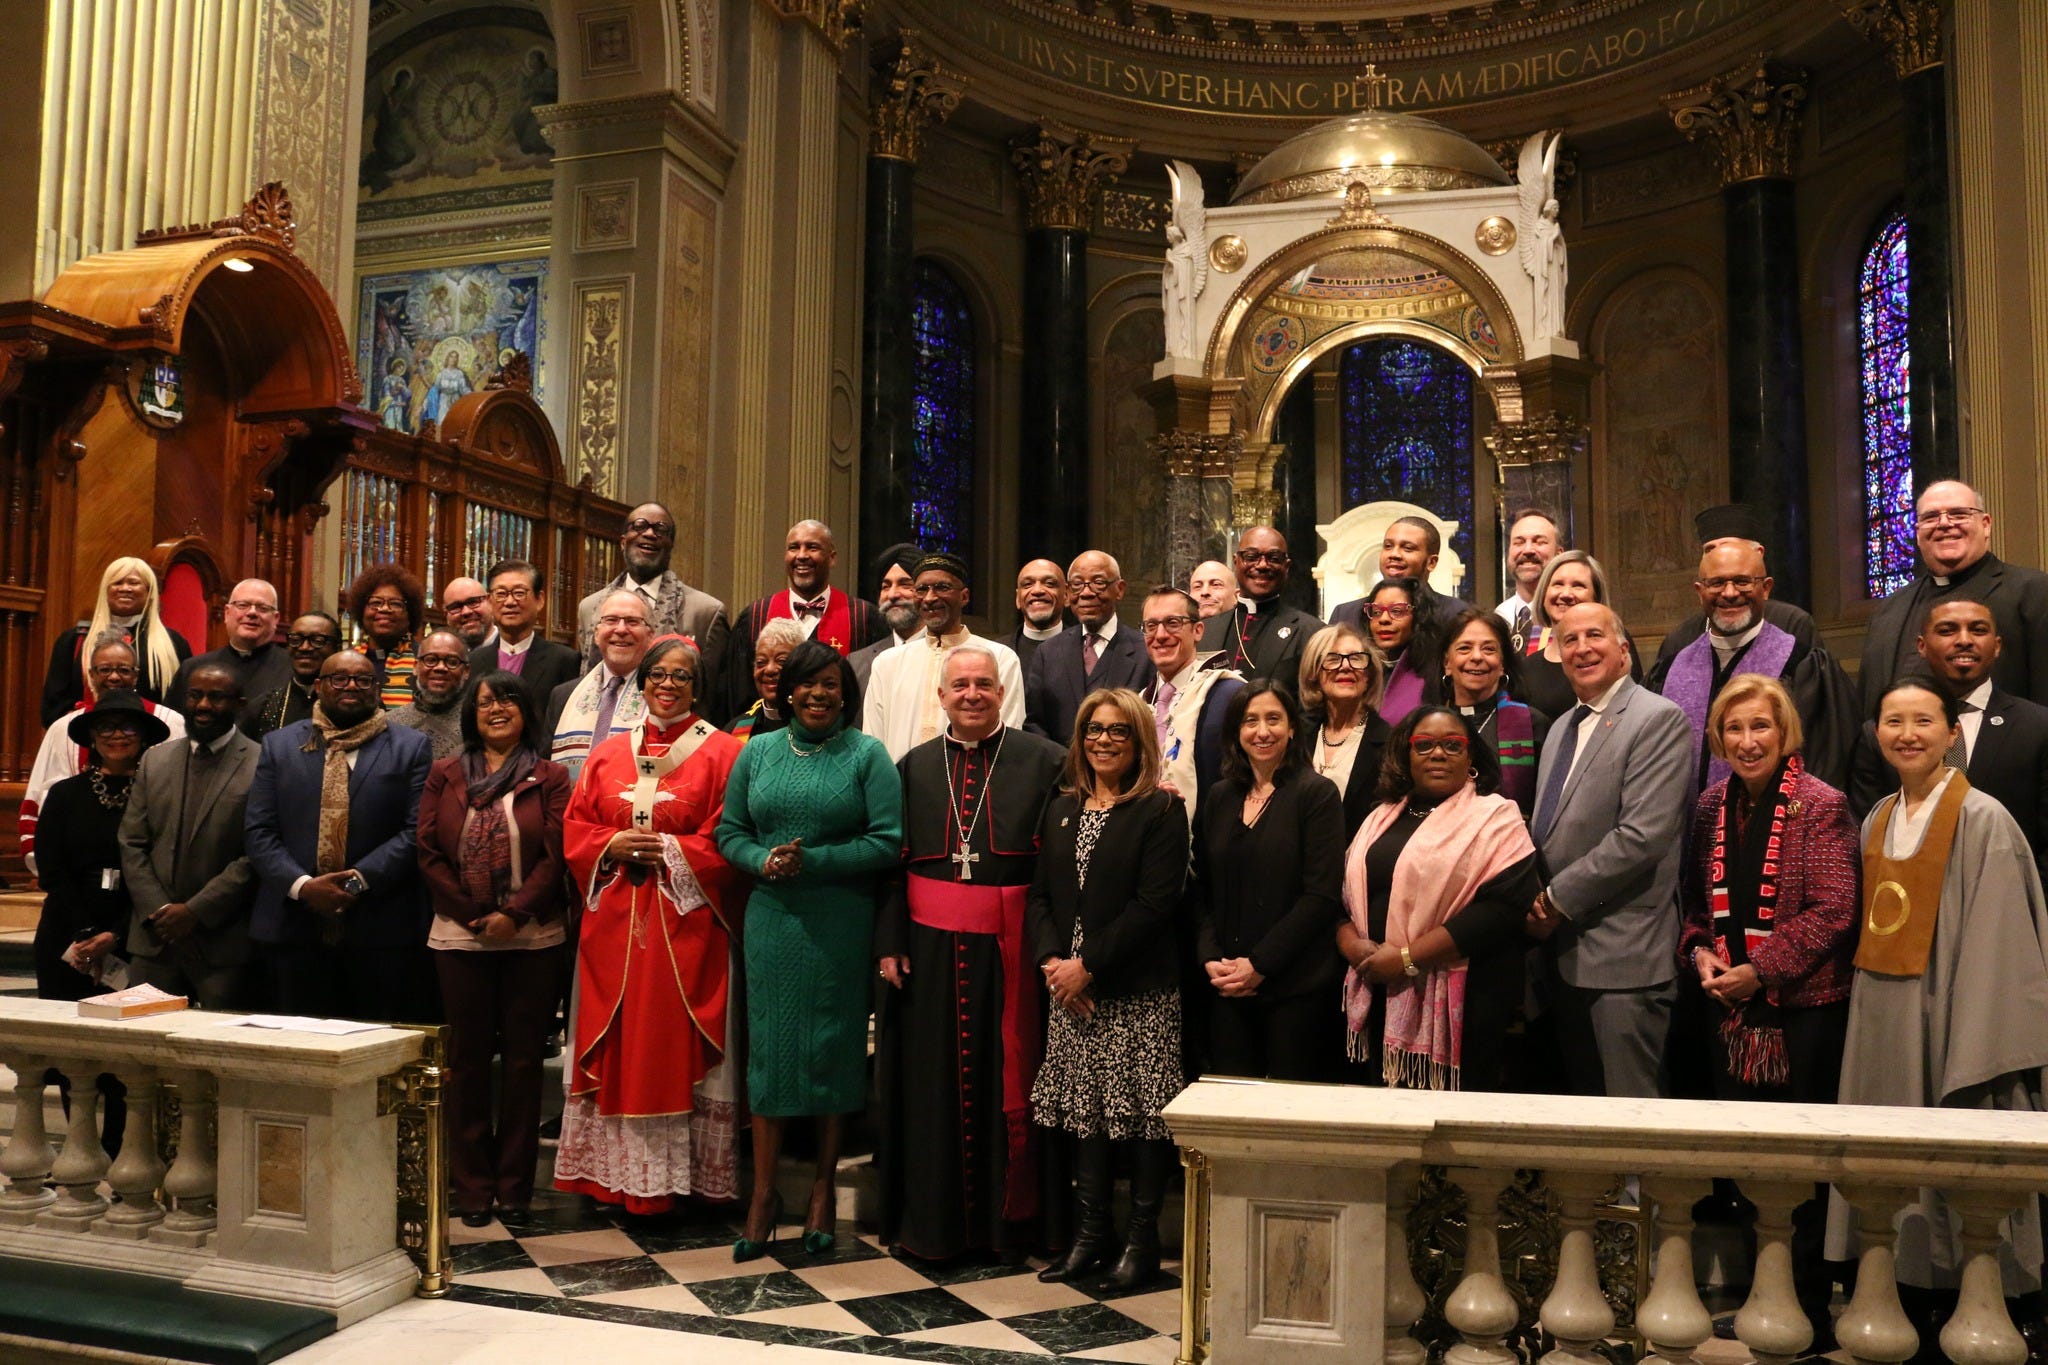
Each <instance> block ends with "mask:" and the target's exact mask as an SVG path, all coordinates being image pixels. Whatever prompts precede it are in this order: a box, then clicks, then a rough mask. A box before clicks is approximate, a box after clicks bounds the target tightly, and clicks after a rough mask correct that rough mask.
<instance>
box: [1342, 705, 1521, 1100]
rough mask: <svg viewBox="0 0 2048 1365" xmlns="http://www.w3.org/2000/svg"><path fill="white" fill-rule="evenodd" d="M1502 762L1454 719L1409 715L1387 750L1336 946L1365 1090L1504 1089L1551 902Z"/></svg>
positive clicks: (1443, 711) (1347, 885)
mask: <svg viewBox="0 0 2048 1365" xmlns="http://www.w3.org/2000/svg"><path fill="white" fill-rule="evenodd" d="M1499 785H1500V764H1499V761H1498V760H1497V759H1495V758H1494V756H1493V751H1492V749H1491V748H1490V747H1488V746H1487V745H1485V744H1482V743H1480V742H1479V736H1478V735H1477V734H1476V733H1474V731H1473V729H1472V722H1471V721H1470V720H1468V719H1467V718H1466V717H1465V716H1463V715H1461V714H1459V713H1458V712H1456V711H1453V710H1451V709H1450V708H1448V707H1443V706H1424V707H1420V708H1418V709H1416V710H1414V711H1411V712H1409V713H1408V715H1407V716H1406V717H1405V718H1404V719H1403V720H1402V721H1401V723H1400V724H1399V725H1397V726H1395V727H1394V733H1393V734H1392V735H1390V736H1389V737H1388V739H1387V746H1386V757H1385V760H1384V761H1383V762H1382V763H1381V766H1380V784H1379V799H1380V804H1379V805H1378V806H1377V807H1375V808H1374V809H1373V812H1372V814H1370V815H1368V816H1367V817H1366V819H1365V824H1364V825H1362V826H1360V828H1359V831H1358V836H1357V837H1356V838H1355V839H1353V840H1352V841H1351V851H1350V853H1349V854H1348V855H1347V857H1346V859H1345V868H1344V908H1345V911H1346V912H1347V913H1348V915H1349V916H1350V918H1349V920H1348V922H1346V923H1345V924H1343V925H1341V926H1339V928H1338V930H1337V948H1338V950H1339V951H1340V952H1342V953H1343V954H1344V959H1345V961H1347V962H1349V963H1350V964H1351V970H1350V971H1349V972H1347V973H1346V974H1345V977H1344V1015H1345V1027H1346V1030H1347V1048H1348V1051H1349V1055H1350V1057H1351V1060H1352V1061H1353V1062H1355V1063H1362V1064H1365V1070H1366V1075H1365V1076H1364V1077H1362V1078H1361V1079H1364V1080H1367V1081H1368V1082H1375V1083H1379V1082H1383V1083H1384V1084H1387V1085H1397V1086H1404V1087H1407V1088H1410V1089H1430V1090H1507V1089H1510V1088H1512V1087H1511V1085H1510V1083H1509V1078H1508V1077H1507V1076H1506V1075H1505V1074H1504V1073H1505V1050H1506V1041H1507V1032H1508V1027H1509V1025H1510V1024H1512V1023H1513V1022H1514V1018H1515V1012H1516V1010H1517V1009H1518V1008H1519V1007H1520V1005H1521V1003H1522V957H1523V951H1522V950H1523V948H1524V947H1525V946H1526V945H1525V943H1524V941H1523V937H1522V922H1523V917H1524V916H1525V915H1526V914H1527V912H1528V908H1529V906H1530V905H1531V904H1532V903H1533V902H1534V901H1535V899H1536V894H1537V892H1539V891H1540V890H1542V887H1543V884H1542V879H1541V877H1540V876H1539V875H1538V873H1537V870H1536V846H1535V845H1534V844H1533V843H1531V842H1530V840H1529V831H1528V828H1527V827H1526V826H1525V825H1524V824H1523V823H1522V813H1521V810H1520V809H1519V808H1518V807H1517V806H1516V805H1515V803H1514V802H1513V801H1511V800H1509V799H1508V798H1507V797H1505V796H1500V795H1498V794H1497V792H1496V789H1497V788H1498V787H1499Z"/></svg>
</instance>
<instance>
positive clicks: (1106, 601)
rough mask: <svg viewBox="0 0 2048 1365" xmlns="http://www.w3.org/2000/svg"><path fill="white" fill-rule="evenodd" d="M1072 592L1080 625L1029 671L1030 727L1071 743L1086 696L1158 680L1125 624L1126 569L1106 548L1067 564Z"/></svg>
mask: <svg viewBox="0 0 2048 1365" xmlns="http://www.w3.org/2000/svg"><path fill="white" fill-rule="evenodd" d="M1067 592H1068V594H1069V600H1071V601H1072V602H1073V604H1074V618H1075V621H1076V625H1075V627H1074V629H1073V630H1070V631H1062V632H1061V633H1060V635H1059V636H1058V638H1056V639H1054V640H1051V641H1049V642H1048V643H1047V644H1046V645H1045V646H1044V647H1043V648H1041V649H1040V650H1039V651H1038V652H1037V653H1036V654H1033V655H1032V656H1031V667H1030V668H1029V669H1027V670H1026V671H1025V674H1024V715H1025V717H1026V719H1025V723H1024V728H1026V729H1027V730H1029V731H1031V733H1032V734H1034V735H1044V736H1045V737H1046V738H1047V739H1050V740H1052V741H1053V742H1054V743H1055V744H1065V743H1066V742H1067V741H1068V740H1069V739H1071V738H1072V737H1073V734H1074V716H1075V714H1076V713H1077V712H1078V711H1079V710H1080V709H1081V702H1082V699H1083V698H1085V697H1086V696H1087V695H1088V694H1089V693H1090V692H1093V691H1095V690H1096V689H1097V688H1102V687H1128V688H1130V689H1131V690H1132V691H1133V692H1137V691H1142V690H1143V689H1144V688H1145V687H1147V686H1148V685H1150V683H1151V681H1152V661H1151V660H1150V659H1148V658H1146V657H1145V645H1144V642H1143V641H1142V640H1140V639H1139V638H1138V633H1137V632H1136V631H1134V630H1132V629H1131V628H1130V627H1129V626H1119V625H1118V623H1117V619H1116V609H1117V604H1118V603H1120V602H1122V601H1123V600H1124V572H1123V570H1122V569H1121V568H1119V567H1117V562H1116V560H1115V559H1114V558H1112V557H1111V556H1109V555H1106V554H1104V553H1103V552H1102V551H1100V550H1087V551H1084V552H1082V553H1081V554H1079V555H1076V556H1075V557H1074V562H1073V563H1072V564H1071V565H1069V566H1068V568H1067Z"/></svg>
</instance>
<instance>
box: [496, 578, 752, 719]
mask: <svg viewBox="0 0 2048 1365" xmlns="http://www.w3.org/2000/svg"><path fill="white" fill-rule="evenodd" d="M626 586H627V578H626V575H625V574H623V573H622V574H620V575H619V576H618V577H617V578H614V579H613V580H612V581H611V582H609V583H607V584H605V585H604V586H603V587H601V588H599V589H598V590H597V591H596V592H594V593H592V594H590V596H588V597H586V598H584V599H583V600H582V601H581V602H579V603H577V604H576V648H577V651H578V652H579V653H580V654H581V656H582V661H583V667H582V672H584V673H588V672H589V671H590V670H591V669H593V668H595V667H597V663H598V652H597V643H596V637H597V609H598V607H599V605H600V604H602V603H603V601H604V599H605V598H607V597H609V596H611V594H613V593H615V592H617V591H619V590H620V589H622V588H624V587H626ZM654 588H655V603H654V613H653V615H654V633H655V634H656V635H666V634H668V633H670V632H671V631H673V632H674V633H676V634H677V635H687V636H689V637H690V638H691V639H692V640H695V641H696V642H697V653H698V654H699V655H701V656H702V657H703V660H704V667H703V679H704V680H703V681H700V682H699V683H698V684H697V711H698V713H699V714H701V715H704V716H705V717H706V718H707V719H709V720H710V721H711V723H712V724H714V725H717V724H719V723H721V722H723V721H724V719H725V717H726V715H727V714H728V713H729V712H730V711H731V710H732V708H733V707H734V706H735V705H741V706H742V709H744V704H742V703H738V702H737V701H736V699H735V698H732V697H727V696H722V695H720V693H721V691H722V686H721V684H720V682H719V680H721V679H723V678H724V677H725V670H726V661H725V641H726V636H728V635H729V634H731V633H732V628H731V625H730V624H729V623H728V622H727V621H726V619H725V603H723V602H721V601H719V600H718V599H717V598H715V597H713V596H712V595H711V594H710V593H708V592H702V591H700V590H698V589H696V588H693V587H691V586H690V585H689V584H687V583H685V582H683V580H682V579H680V578H678V577H676V574H675V571H674V570H673V569H670V570H665V571H663V573H662V575H661V577H660V578H657V579H656V580H654ZM749 648H752V646H749ZM752 662H753V660H752V658H751V657H750V658H749V659H748V663H749V664H750V665H751V664H752ZM536 699H537V700H538V701H540V703H541V704H542V705H546V703H547V699H548V698H547V693H545V692H543V693H540V694H538V696H537V698H536ZM752 701H753V698H752V697H751V696H749V697H747V698H746V702H748V703H751V702H752Z"/></svg>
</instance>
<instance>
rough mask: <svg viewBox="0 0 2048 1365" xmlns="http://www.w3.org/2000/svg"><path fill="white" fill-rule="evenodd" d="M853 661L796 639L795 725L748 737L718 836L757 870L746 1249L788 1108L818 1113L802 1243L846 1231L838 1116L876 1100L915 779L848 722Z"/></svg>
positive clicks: (747, 941)
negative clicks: (879, 959) (885, 916)
mask: <svg viewBox="0 0 2048 1365" xmlns="http://www.w3.org/2000/svg"><path fill="white" fill-rule="evenodd" d="M856 690H857V689H856V684H855V682H854V678H853V669H852V668H851V667H849V666H848V665H847V663H846V661H845V660H844V659H842V658H841V657H840V656H839V654H838V652H837V651H836V650H834V649H832V648H831V646H829V645H824V644H820V643H819V642H817V641H815V640H807V641H805V642H804V643H803V644H801V645H798V646H797V647H796V648H795V649H794V650H792V651H791V652H790V655H789V658H788V660H787V661H786V662H785V663H784V664H783V666H782V676H781V677H780V678H779V679H778V680H777V684H776V694H777V695H776V699H775V700H776V709H777V710H778V711H779V712H780V713H781V714H782V715H783V716H785V717H787V718H788V721H789V725H788V728H787V729H786V730H784V731H782V732H781V733H780V734H775V735H770V736H768V737H767V738H765V739H763V740H762V741H761V742H759V743H757V744H749V745H748V746H747V747H746V748H745V749H744V750H743V751H741V753H740V756H739V759H738V761H737V762H735V763H734V764H733V769H732V776H731V778H730V779H729V781H728V782H727V784H726V791H725V815H724V818H723V819H721V820H720V821H719V824H718V849H719V852H721V853H723V854H724V855H725V857H726V860H727V861H728V862H730V863H731V864H732V865H733V866H734V867H736V868H740V869H742V870H743V871H746V872H750V873H753V874H754V875H755V877H756V878H757V879H758V880H757V881H756V882H755V884H754V891H753V895H752V896H751V897H750V898H749V899H748V901H747V916H746V925H745V930H744V932H743V934H742V936H741V945H742V953H743V958H744V962H745V969H746V976H745V980H746V992H747V1029H748V1035H749V1037H748V1045H747V1046H748V1054H747V1101H748V1104H749V1106H750V1107H751V1108H752V1110H753V1114H754V1196H753V1203H752V1205H751V1206H750V1207H749V1209H748V1212H747V1229H746V1235H745V1236H743V1237H741V1238H740V1239H739V1241H738V1242H737V1243H736V1244H735V1245H734V1247H733V1259H734V1260H736V1261H749V1260H753V1259H754V1258H755V1257H757V1256H760V1255H762V1254H763V1253H764V1252H765V1251H766V1250H767V1247H768V1242H769V1239H770V1238H772V1237H773V1236H774V1233H775V1223H776V1219H777V1216H778V1215H779V1214H780V1212H781V1210H780V1207H779V1201H778V1200H777V1198H776V1195H775V1166H776V1161H777V1159H778V1158H779V1157H780V1156H781V1154H782V1130H783V1124H784V1122H785V1121H786V1120H788V1119H789V1118H791V1117H802V1116H814V1117H816V1118H817V1120H818V1173H817V1179H816V1180H815V1182H814V1183H813V1184H812V1186H811V1200H810V1208H809V1210H808V1211H807V1215H806V1217H805V1219H804V1239H803V1245H804V1250H805V1251H808V1252H810V1253H812V1254H814V1255H815V1254H820V1253H823V1252H825V1251H828V1250H830V1249H831V1246H832V1243H833V1223H834V1209H835V1205H836V1192H835V1190H834V1188H833V1173H834V1171H835V1170H836V1169H837V1167H838V1164H839V1136H840V1119H841V1116H842V1115H844V1114H847V1113H849V1112H852V1111H854V1110H857V1109H859V1108H861V1106H862V1105H863V1104H865V1103H866V1101H867V1018H868V1004H869V988H870V986H872V985H873V983H872V982H871V981H870V980H869V979H868V972H869V970H870V964H871V963H872V962H873V960H874V952H873V938H874V921H875V902H876V892H877V885H878V880H879V878H880V876H881V874H882V873H884V872H886V871H888V870H889V869H891V868H893V867H895V866H896V864H897V860H898V859H899V857H900V856H901V854H902V849H903V788H902V782H901V779H900V778H898V777H897V775H896V766H895V765H894V764H893V763H891V762H890V761H889V754H888V751H887V750H885V749H884V748H883V747H882V744H881V741H879V740H877V739H874V738H872V737H871V736H868V735H864V734H862V733H861V732H860V731H858V730H854V729H850V728H848V726H847V725H846V723H845V721H846V717H847V716H849V715H854V714H857V713H858V710H857V703H856Z"/></svg>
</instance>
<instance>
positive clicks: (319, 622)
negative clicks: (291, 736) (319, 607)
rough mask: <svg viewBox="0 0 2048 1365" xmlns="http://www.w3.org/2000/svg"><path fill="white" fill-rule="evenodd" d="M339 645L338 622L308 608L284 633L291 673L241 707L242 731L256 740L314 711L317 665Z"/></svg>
mask: <svg viewBox="0 0 2048 1365" xmlns="http://www.w3.org/2000/svg"><path fill="white" fill-rule="evenodd" d="M340 648H341V622H339V621H337V620H335V619H334V618H333V617H332V616H329V615H328V614H327V613H326V612H324V611H309V612H307V613H305V614H304V615H303V616H300V617H298V618H297V619H295V620H294V621H293V622H292V624H291V629H290V630H289V631H287V632H286V633H285V637H284V651H285V657H286V659H287V660H288V661H289V662H290V664H291V670H292V672H291V676H290V677H289V678H286V679H285V680H284V685H283V686H282V687H277V688H273V689H272V690H271V691H269V692H266V693H265V694H263V695H262V696H260V697H257V698H256V699H255V700H254V701H251V702H249V703H248V704H247V705H246V706H244V707H243V708H242V720H241V727H242V733H243V734H245V735H247V736H248V737H249V738H251V739H253V740H255V741H256V742H257V743H259V744H260V743H262V742H263V737H264V736H265V735H267V734H269V733H270V732H271V731H272V730H282V729H283V728H284V727H285V726H287V725H296V724H297V723H298V722H300V721H302V720H305V719H306V718H307V717H309V716H311V715H312V714H313V681H314V679H316V678H318V677H319V676H320V665H321V664H324V663H326V662H327V656H328V655H330V654H333V653H334V652H335V651H336V650H338V649H340Z"/></svg>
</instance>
